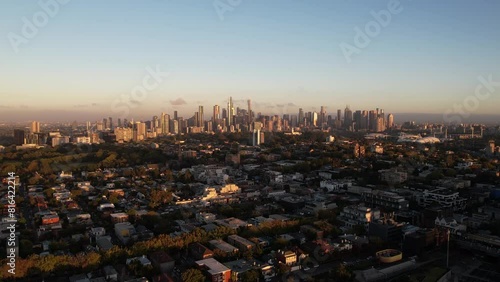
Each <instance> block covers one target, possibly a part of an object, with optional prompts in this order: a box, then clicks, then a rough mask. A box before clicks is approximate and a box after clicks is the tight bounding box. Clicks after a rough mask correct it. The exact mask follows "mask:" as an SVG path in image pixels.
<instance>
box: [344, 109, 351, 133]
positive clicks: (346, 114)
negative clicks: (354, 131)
mask: <svg viewBox="0 0 500 282" xmlns="http://www.w3.org/2000/svg"><path fill="white" fill-rule="evenodd" d="M352 121H353V119H352V111H351V109H350V108H349V106H346V108H345V111H344V127H345V128H346V129H347V130H351V128H352Z"/></svg>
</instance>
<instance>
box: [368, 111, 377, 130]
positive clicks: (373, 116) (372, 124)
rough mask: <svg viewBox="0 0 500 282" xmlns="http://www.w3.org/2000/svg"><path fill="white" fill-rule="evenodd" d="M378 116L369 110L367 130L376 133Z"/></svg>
mask: <svg viewBox="0 0 500 282" xmlns="http://www.w3.org/2000/svg"><path fill="white" fill-rule="evenodd" d="M377 123H378V114H377V112H376V111H374V110H371V111H370V113H369V125H370V126H369V127H370V128H369V129H370V130H371V131H377Z"/></svg>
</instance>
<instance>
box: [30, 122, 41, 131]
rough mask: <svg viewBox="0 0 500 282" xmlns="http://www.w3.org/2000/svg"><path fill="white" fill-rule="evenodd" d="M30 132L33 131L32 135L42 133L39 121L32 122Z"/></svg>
mask: <svg viewBox="0 0 500 282" xmlns="http://www.w3.org/2000/svg"><path fill="white" fill-rule="evenodd" d="M30 130H31V132H30V133H39V132H40V123H39V122H38V121H32V122H31V128H30Z"/></svg>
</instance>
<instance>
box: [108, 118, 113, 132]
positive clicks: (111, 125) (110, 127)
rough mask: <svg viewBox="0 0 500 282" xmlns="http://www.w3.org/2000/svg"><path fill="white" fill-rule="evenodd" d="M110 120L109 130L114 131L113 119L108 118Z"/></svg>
mask: <svg viewBox="0 0 500 282" xmlns="http://www.w3.org/2000/svg"><path fill="white" fill-rule="evenodd" d="M108 120H109V129H111V130H113V118H112V117H108Z"/></svg>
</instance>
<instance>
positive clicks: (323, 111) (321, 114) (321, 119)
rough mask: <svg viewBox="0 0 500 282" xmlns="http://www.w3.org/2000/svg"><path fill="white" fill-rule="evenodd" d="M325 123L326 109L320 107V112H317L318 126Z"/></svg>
mask: <svg viewBox="0 0 500 282" xmlns="http://www.w3.org/2000/svg"><path fill="white" fill-rule="evenodd" d="M325 123H326V108H325V106H321V110H320V112H319V125H320V126H323V125H324V124H325Z"/></svg>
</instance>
